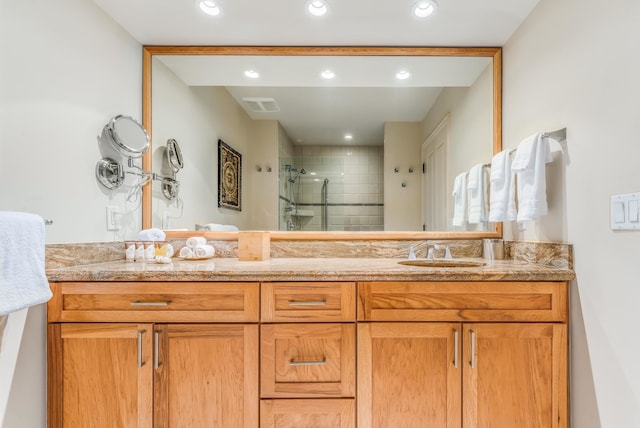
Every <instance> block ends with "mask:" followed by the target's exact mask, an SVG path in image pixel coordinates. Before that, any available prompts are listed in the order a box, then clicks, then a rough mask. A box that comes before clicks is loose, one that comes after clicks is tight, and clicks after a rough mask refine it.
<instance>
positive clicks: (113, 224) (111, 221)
mask: <svg viewBox="0 0 640 428" xmlns="http://www.w3.org/2000/svg"><path fill="white" fill-rule="evenodd" d="M107 230H114V231H115V230H120V207H118V206H117V205H109V206H107Z"/></svg>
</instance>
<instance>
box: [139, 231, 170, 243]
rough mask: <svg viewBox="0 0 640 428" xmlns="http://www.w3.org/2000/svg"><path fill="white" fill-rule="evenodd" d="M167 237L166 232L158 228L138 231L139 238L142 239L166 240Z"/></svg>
mask: <svg viewBox="0 0 640 428" xmlns="http://www.w3.org/2000/svg"><path fill="white" fill-rule="evenodd" d="M166 237H167V236H166V235H165V233H164V232H163V231H162V230H160V229H157V228H151V229H143V230H141V231H140V232H138V239H140V240H141V241H164V240H165V239H166Z"/></svg>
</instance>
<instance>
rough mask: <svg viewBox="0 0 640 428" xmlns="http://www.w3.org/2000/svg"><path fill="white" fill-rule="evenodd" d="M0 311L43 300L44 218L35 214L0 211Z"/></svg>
mask: <svg viewBox="0 0 640 428" xmlns="http://www.w3.org/2000/svg"><path fill="white" fill-rule="evenodd" d="M0 236H1V237H2V239H0V315H6V314H8V313H11V312H15V311H18V310H20V309H24V308H27V307H29V306H33V305H37V304H40V303H44V302H47V301H48V300H49V299H50V298H51V296H52V293H51V289H50V288H49V282H48V281H47V276H46V274H45V267H44V259H45V255H44V253H45V250H44V248H45V247H44V246H45V241H44V238H45V232H44V220H43V219H42V217H40V216H38V215H35V214H28V213H19V212H8V211H4V212H0Z"/></svg>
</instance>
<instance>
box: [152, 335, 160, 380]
mask: <svg viewBox="0 0 640 428" xmlns="http://www.w3.org/2000/svg"><path fill="white" fill-rule="evenodd" d="M159 341H160V333H158V332H157V331H156V332H155V333H154V334H153V368H154V369H155V370H158V367H159V366H160V361H159V357H158V353H159V351H160V345H158V342H159Z"/></svg>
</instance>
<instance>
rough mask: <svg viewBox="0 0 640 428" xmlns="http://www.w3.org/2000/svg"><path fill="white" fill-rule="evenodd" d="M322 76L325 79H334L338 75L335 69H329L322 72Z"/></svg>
mask: <svg viewBox="0 0 640 428" xmlns="http://www.w3.org/2000/svg"><path fill="white" fill-rule="evenodd" d="M320 76H322V78H323V79H333V78H334V77H336V74H335V73H334V72H333V71H331V70H329V69H327V70H324V71H323V72H322V73H320Z"/></svg>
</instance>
